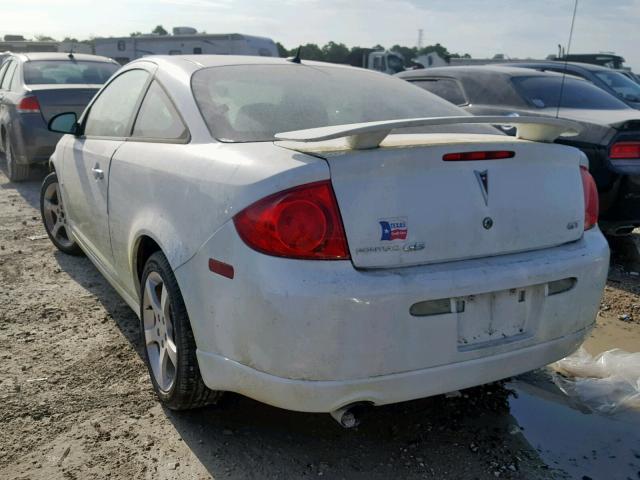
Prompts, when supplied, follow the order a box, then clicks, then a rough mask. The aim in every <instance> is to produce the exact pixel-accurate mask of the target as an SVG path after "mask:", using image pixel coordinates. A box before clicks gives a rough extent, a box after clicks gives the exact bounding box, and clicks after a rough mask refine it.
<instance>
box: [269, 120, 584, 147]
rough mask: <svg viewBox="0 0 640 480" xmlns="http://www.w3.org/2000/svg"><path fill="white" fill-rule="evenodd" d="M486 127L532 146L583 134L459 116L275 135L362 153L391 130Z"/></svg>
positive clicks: (550, 123) (556, 124)
mask: <svg viewBox="0 0 640 480" xmlns="http://www.w3.org/2000/svg"><path fill="white" fill-rule="evenodd" d="M462 124H487V125H508V126H512V127H516V130H517V133H516V137H517V138H521V139H523V140H531V141H534V142H547V143H551V142H553V141H554V140H555V139H556V138H558V137H561V136H564V137H570V136H574V135H578V134H579V133H580V132H581V131H582V127H581V126H580V124H579V123H577V122H573V121H571V120H564V119H559V118H552V117H534V116H530V117H507V116H470V115H469V116H466V115H465V116H460V117H431V118H409V119H404V120H385V121H381V122H366V123H351V124H347V125H333V126H328V127H319V128H309V129H306V130H295V131H292V132H283V133H277V134H276V135H275V138H276V140H290V141H295V142H320V141H323V140H333V139H336V138H345V139H346V141H347V145H348V147H349V148H351V149H353V150H364V149H369V148H377V147H378V146H379V145H380V143H381V142H382V141H383V140H384V139H385V138H386V136H387V135H389V133H391V131H392V130H395V129H398V128H412V127H433V126H441V125H462Z"/></svg>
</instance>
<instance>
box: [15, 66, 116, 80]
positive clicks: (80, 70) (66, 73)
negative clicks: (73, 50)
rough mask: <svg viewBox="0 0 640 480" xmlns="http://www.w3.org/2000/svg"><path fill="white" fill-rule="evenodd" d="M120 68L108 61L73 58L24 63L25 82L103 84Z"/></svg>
mask: <svg viewBox="0 0 640 480" xmlns="http://www.w3.org/2000/svg"><path fill="white" fill-rule="evenodd" d="M118 68H120V66H119V65H116V64H113V63H107V62H86V61H85V62H83V61H73V60H34V61H31V62H25V64H24V83H25V84H27V85H41V84H49V83H53V84H56V83H58V84H76V83H89V84H96V85H101V84H103V83H105V82H106V81H107V80H108V79H109V77H110V76H111V75H112V74H113V73H114V72H115V71H116V70H118Z"/></svg>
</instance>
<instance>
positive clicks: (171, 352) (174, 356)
mask: <svg viewBox="0 0 640 480" xmlns="http://www.w3.org/2000/svg"><path fill="white" fill-rule="evenodd" d="M165 351H166V352H167V356H168V357H169V360H170V361H171V363H172V364H173V366H174V368H177V367H178V349H177V348H176V344H175V343H173V340H171V339H169V338H168V339H167V341H166V342H165Z"/></svg>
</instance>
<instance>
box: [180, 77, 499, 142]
mask: <svg viewBox="0 0 640 480" xmlns="http://www.w3.org/2000/svg"><path fill="white" fill-rule="evenodd" d="M192 88H193V94H194V97H195V99H196V102H197V103H198V106H199V107H200V111H201V112H202V115H203V117H204V120H205V121H206V123H207V125H208V127H209V130H210V131H211V134H212V135H213V136H214V137H216V138H218V139H219V140H221V141H227V142H259V141H269V140H273V138H274V135H275V134H276V133H280V132H289V131H293V130H303V129H307V128H315V127H325V126H329V125H343V124H348V123H360V122H372V121H377V120H396V119H403V118H419V117H449V116H458V115H467V113H466V112H464V111H463V110H461V109H459V108H458V107H456V106H454V105H451V104H450V103H448V102H446V101H444V100H442V99H440V98H438V97H437V96H435V95H433V94H431V93H429V92H425V91H424V90H422V89H421V88H418V87H415V86H413V85H411V84H409V83H408V82H405V81H404V80H400V79H397V78H393V77H391V76H387V75H382V74H378V73H372V72H368V71H366V70H358V69H351V68H342V67H331V66H316V65H314V66H310V65H238V66H225V67H212V68H206V69H202V70H199V71H197V72H196V73H195V74H194V75H193V79H192ZM474 127H475V128H474ZM455 130H456V129H452V128H451V127H449V131H455ZM413 131H415V130H412V131H411V132H413ZM465 131H467V132H482V133H487V132H489V133H496V131H495V130H488V129H487V128H486V127H477V126H467V127H466V130H465ZM405 133H407V132H406V131H405Z"/></svg>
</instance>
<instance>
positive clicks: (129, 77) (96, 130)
mask: <svg viewBox="0 0 640 480" xmlns="http://www.w3.org/2000/svg"><path fill="white" fill-rule="evenodd" d="M148 78H149V73H147V72H146V71H145V70H129V71H127V72H124V73H123V74H121V75H119V76H118V77H116V78H115V79H114V80H113V81H112V82H111V83H109V85H107V86H106V87H105V89H104V90H103V91H102V92H101V93H100V96H99V97H98V98H97V99H96V101H95V102H94V103H93V105H91V110H89V113H88V116H87V119H86V121H85V126H84V134H85V135H89V136H98V137H126V136H129V127H130V125H131V122H132V121H133V115H134V112H135V111H136V107H137V106H138V100H139V98H140V95H141V94H142V89H143V88H144V86H145V85H146V83H147V79H148Z"/></svg>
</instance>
